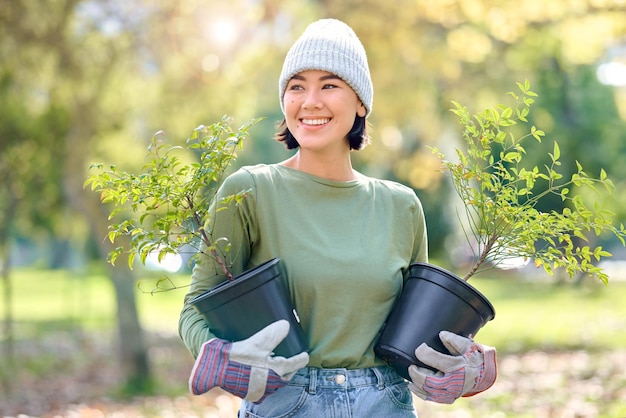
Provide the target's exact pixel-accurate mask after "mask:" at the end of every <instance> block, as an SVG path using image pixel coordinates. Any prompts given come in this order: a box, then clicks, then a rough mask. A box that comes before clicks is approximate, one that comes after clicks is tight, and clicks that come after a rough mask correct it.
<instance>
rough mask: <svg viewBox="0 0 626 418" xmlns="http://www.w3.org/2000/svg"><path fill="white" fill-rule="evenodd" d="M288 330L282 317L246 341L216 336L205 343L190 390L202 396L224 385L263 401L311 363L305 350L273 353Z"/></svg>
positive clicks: (234, 393)
mask: <svg viewBox="0 0 626 418" xmlns="http://www.w3.org/2000/svg"><path fill="white" fill-rule="evenodd" d="M288 332H289V322H287V321H285V320H279V321H276V322H274V323H272V324H270V325H268V326H267V327H265V328H263V329H262V330H261V331H259V332H257V333H256V334H254V335H253V336H252V337H250V338H248V339H246V340H242V341H237V342H234V343H231V342H229V341H225V340H221V339H219V338H214V339H212V340H209V341H207V342H205V343H204V344H203V345H202V348H201V349H200V354H199V355H198V357H197V358H196V363H195V364H194V366H193V370H192V371H191V376H190V377H189V390H190V391H191V393H193V394H194V395H201V394H203V393H206V392H208V391H209V390H210V389H212V388H214V387H221V388H222V389H224V390H225V391H227V392H229V393H232V394H233V395H235V396H238V397H240V398H242V399H245V400H247V401H250V402H255V403H261V402H262V401H263V400H264V399H265V398H266V397H267V396H269V395H271V394H272V393H274V392H276V391H277V390H278V389H280V388H281V387H283V386H285V385H287V383H288V382H289V379H291V378H292V377H293V375H294V374H295V373H296V372H297V371H298V370H299V369H301V368H302V367H304V366H306V365H307V363H308V362H309V355H308V353H306V352H303V353H300V354H297V355H295V356H293V357H289V358H285V357H278V356H273V355H272V354H273V353H272V350H274V349H275V348H276V346H278V344H280V342H281V341H282V340H284V339H285V337H286V336H287V333H288Z"/></svg>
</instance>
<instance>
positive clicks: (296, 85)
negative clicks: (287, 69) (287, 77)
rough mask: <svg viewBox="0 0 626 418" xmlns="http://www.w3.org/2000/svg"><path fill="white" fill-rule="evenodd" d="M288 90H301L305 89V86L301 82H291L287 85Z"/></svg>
mask: <svg viewBox="0 0 626 418" xmlns="http://www.w3.org/2000/svg"><path fill="white" fill-rule="evenodd" d="M287 90H290V91H299V90H304V87H302V85H300V84H295V83H294V84H290V85H289V86H288V87H287Z"/></svg>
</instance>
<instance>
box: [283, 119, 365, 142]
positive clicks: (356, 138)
mask: <svg viewBox="0 0 626 418" xmlns="http://www.w3.org/2000/svg"><path fill="white" fill-rule="evenodd" d="M276 129H278V132H277V133H276V135H274V139H275V140H277V141H278V142H282V143H284V144H285V147H287V149H296V148H298V147H299V146H300V144H299V143H298V140H297V139H296V138H295V137H294V136H293V135H292V134H291V132H289V128H287V122H286V121H285V119H283V120H282V122H280V123H279V124H278V126H277V127H276ZM347 137H348V142H349V143H350V149H351V150H360V149H363V148H365V147H366V146H368V145H369V143H370V137H369V134H368V133H367V120H366V119H365V117H364V116H359V115H356V118H355V119H354V125H352V129H350V132H348V135H347Z"/></svg>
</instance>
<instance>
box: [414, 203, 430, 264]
mask: <svg viewBox="0 0 626 418" xmlns="http://www.w3.org/2000/svg"><path fill="white" fill-rule="evenodd" d="M413 228H414V231H415V239H414V241H413V254H412V257H411V263H417V262H422V263H426V262H428V233H427V230H426V219H425V216H424V209H423V208H422V203H421V202H420V200H419V198H418V197H417V195H416V196H415V210H414V212H413Z"/></svg>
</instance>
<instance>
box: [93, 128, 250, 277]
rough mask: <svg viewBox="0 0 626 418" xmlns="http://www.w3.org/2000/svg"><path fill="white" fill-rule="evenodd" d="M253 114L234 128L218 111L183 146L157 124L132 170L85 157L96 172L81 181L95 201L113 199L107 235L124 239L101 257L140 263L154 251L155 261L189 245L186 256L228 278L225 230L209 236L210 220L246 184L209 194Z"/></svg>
mask: <svg viewBox="0 0 626 418" xmlns="http://www.w3.org/2000/svg"><path fill="white" fill-rule="evenodd" d="M256 122H258V119H257V120H253V121H251V122H249V123H247V124H245V125H243V126H242V127H240V128H239V129H237V130H233V128H232V127H231V124H232V120H231V118H229V117H227V116H224V117H223V118H222V119H221V120H220V121H219V122H216V123H214V124H212V125H210V126H204V125H200V126H198V127H197V128H196V129H195V130H194V131H193V133H192V134H191V136H190V137H189V138H188V139H187V141H186V145H185V147H182V146H172V145H168V144H166V143H165V142H163V141H162V140H161V138H163V137H164V134H163V132H161V131H159V132H157V133H156V134H155V135H154V136H153V137H152V142H151V144H150V147H149V148H148V155H147V162H146V164H145V165H144V166H143V168H142V169H141V171H140V172H139V173H136V174H135V173H129V172H126V171H122V170H120V169H118V168H117V167H116V166H115V165H108V166H105V165H104V164H102V163H97V164H92V165H91V166H90V170H97V172H96V173H95V174H92V175H90V176H89V177H88V178H87V180H86V181H85V187H87V186H89V187H91V189H92V190H93V191H95V192H98V193H100V195H101V201H102V203H111V204H112V205H113V207H112V210H111V213H110V215H109V220H113V219H121V221H120V222H113V223H111V224H110V225H109V233H108V239H109V240H110V241H111V242H112V243H114V244H115V243H117V242H119V241H122V242H124V243H127V245H121V246H118V247H116V248H115V249H114V250H112V251H111V252H110V253H109V255H108V261H109V262H110V263H112V264H114V263H115V261H116V260H117V259H118V257H119V256H120V255H122V254H126V255H127V256H128V265H129V267H130V268H132V267H133V264H134V261H135V259H136V258H138V259H139V260H140V261H141V263H142V264H145V263H146V260H147V258H148V256H149V255H150V254H151V253H157V254H158V260H159V261H162V260H163V258H164V257H165V256H166V255H167V254H178V253H180V252H181V251H182V249H183V248H184V247H187V246H191V247H192V248H194V256H193V257H192V260H197V259H198V257H199V255H200V254H201V253H204V254H206V255H208V256H210V257H211V258H212V259H214V260H215V261H216V263H217V265H218V266H219V268H220V269H221V270H222V272H223V273H224V274H225V276H226V277H227V278H228V279H229V280H232V279H233V275H232V274H231V272H230V271H229V265H228V262H227V261H226V257H225V255H226V252H227V251H229V250H230V245H229V243H228V241H227V239H226V238H224V237H214V236H212V233H211V231H212V228H211V225H212V221H213V217H214V215H215V213H216V212H217V211H221V210H224V209H227V208H228V207H229V206H230V205H237V204H239V203H240V202H241V201H242V199H244V198H245V197H246V195H247V194H248V193H250V191H249V190H242V191H241V192H239V193H237V194H234V195H230V196H226V197H224V198H223V199H221V200H220V201H219V202H215V204H214V205H211V202H212V200H213V198H214V197H215V195H216V193H217V190H218V188H219V186H220V184H221V182H222V180H223V178H224V176H225V173H226V170H227V169H228V167H229V166H230V165H231V164H232V163H233V162H234V161H235V159H236V158H237V150H240V149H242V145H243V140H244V139H245V138H246V137H247V136H248V130H249V128H250V127H251V126H252V125H254V124H255V123H256ZM185 152H186V153H187V154H184V153H185ZM188 154H192V155H194V156H196V157H197V160H196V161H194V162H191V163H186V162H183V160H182V159H181V157H183V156H186V157H189V155H188ZM123 237H127V238H130V239H126V240H122V239H121V238H123Z"/></svg>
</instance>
